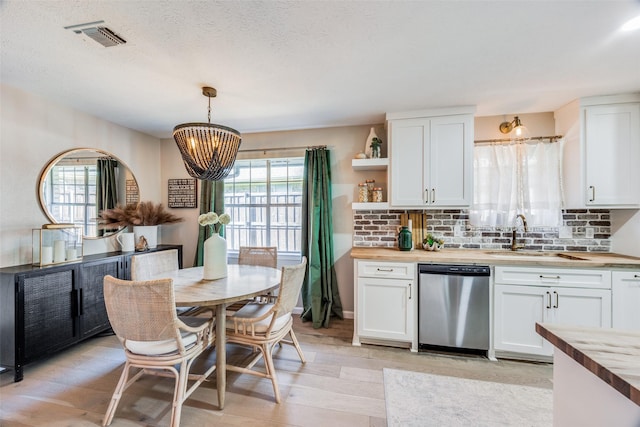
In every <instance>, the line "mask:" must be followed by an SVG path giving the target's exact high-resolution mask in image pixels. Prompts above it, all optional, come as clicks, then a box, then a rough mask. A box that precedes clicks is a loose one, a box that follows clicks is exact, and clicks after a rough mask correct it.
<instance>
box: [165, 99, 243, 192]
mask: <svg viewBox="0 0 640 427" xmlns="http://www.w3.org/2000/svg"><path fill="white" fill-rule="evenodd" d="M202 94H203V95H204V96H207V97H208V98H209V114H208V121H209V123H184V124H181V125H178V126H176V127H175V128H173V139H174V140H175V141H176V144H178V149H179V150H180V154H181V155H182V160H183V161H184V166H185V168H186V169H187V172H188V173H189V175H191V176H192V177H194V178H198V179H205V180H208V181H219V180H222V179H224V178H225V177H226V176H227V175H229V172H231V168H233V164H234V162H235V161H236V156H237V155H238V149H239V148H240V143H241V142H242V138H241V137H240V132H238V131H237V130H235V129H231V128H229V127H226V126H221V125H216V124H212V123H211V98H213V97H215V96H216V94H217V92H216V90H215V89H214V88H210V87H203V88H202Z"/></svg>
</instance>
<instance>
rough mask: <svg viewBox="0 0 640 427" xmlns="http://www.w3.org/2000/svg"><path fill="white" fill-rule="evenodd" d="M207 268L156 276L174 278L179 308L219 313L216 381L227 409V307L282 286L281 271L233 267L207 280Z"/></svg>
mask: <svg viewBox="0 0 640 427" xmlns="http://www.w3.org/2000/svg"><path fill="white" fill-rule="evenodd" d="M203 270H204V269H203V267H191V268H184V269H181V270H176V271H173V272H169V273H162V274H161V275H158V276H156V277H154V279H158V278H167V277H170V278H171V279H173V287H174V294H175V299H176V305H177V306H181V307H194V306H201V307H211V308H215V313H216V341H215V344H216V379H217V389H218V406H219V408H220V409H223V408H224V399H225V390H226V383H227V374H226V371H227V369H226V364H227V361H226V359H227V357H226V341H227V334H226V308H227V306H228V305H229V304H231V303H234V302H237V301H242V300H244V299H247V298H252V297H255V296H258V295H262V294H265V293H267V292H269V291H271V290H273V289H276V288H277V287H278V286H279V285H280V270H278V269H275V268H271V267H262V266H255V265H238V264H231V265H229V266H228V268H227V277H223V278H221V279H216V280H204V279H203Z"/></svg>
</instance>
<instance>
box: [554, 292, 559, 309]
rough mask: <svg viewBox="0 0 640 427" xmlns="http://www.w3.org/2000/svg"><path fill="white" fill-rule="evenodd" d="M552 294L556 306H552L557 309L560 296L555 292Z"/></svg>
mask: <svg viewBox="0 0 640 427" xmlns="http://www.w3.org/2000/svg"><path fill="white" fill-rule="evenodd" d="M553 294H554V295H555V296H556V305H554V306H553V308H558V305H559V304H560V295H558V293H557V292H556V291H553Z"/></svg>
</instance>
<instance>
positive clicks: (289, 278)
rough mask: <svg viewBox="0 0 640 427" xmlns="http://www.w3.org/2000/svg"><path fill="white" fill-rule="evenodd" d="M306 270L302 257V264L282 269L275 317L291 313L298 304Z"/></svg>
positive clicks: (305, 260)
mask: <svg viewBox="0 0 640 427" xmlns="http://www.w3.org/2000/svg"><path fill="white" fill-rule="evenodd" d="M306 270H307V257H305V256H303V257H302V262H301V263H300V264H296V265H286V266H284V267H282V275H281V276H280V287H279V288H278V299H277V301H276V304H275V311H276V312H277V314H276V317H281V316H284V315H286V314H288V313H291V312H292V311H293V309H294V308H295V306H296V303H297V302H298V297H299V296H300V290H301V289H302V283H303V282H304V275H305V272H306Z"/></svg>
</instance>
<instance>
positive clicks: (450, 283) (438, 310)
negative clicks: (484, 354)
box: [418, 264, 491, 350]
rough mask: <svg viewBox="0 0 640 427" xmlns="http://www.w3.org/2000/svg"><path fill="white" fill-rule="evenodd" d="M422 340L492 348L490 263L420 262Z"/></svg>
mask: <svg viewBox="0 0 640 427" xmlns="http://www.w3.org/2000/svg"><path fill="white" fill-rule="evenodd" d="M418 273H419V275H420V280H419V282H418V343H419V344H420V346H421V347H424V346H425V345H426V346H438V347H451V348H456V349H468V350H489V321H490V319H489V278H490V275H491V270H490V269H489V267H488V266H477V265H445V264H418Z"/></svg>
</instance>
